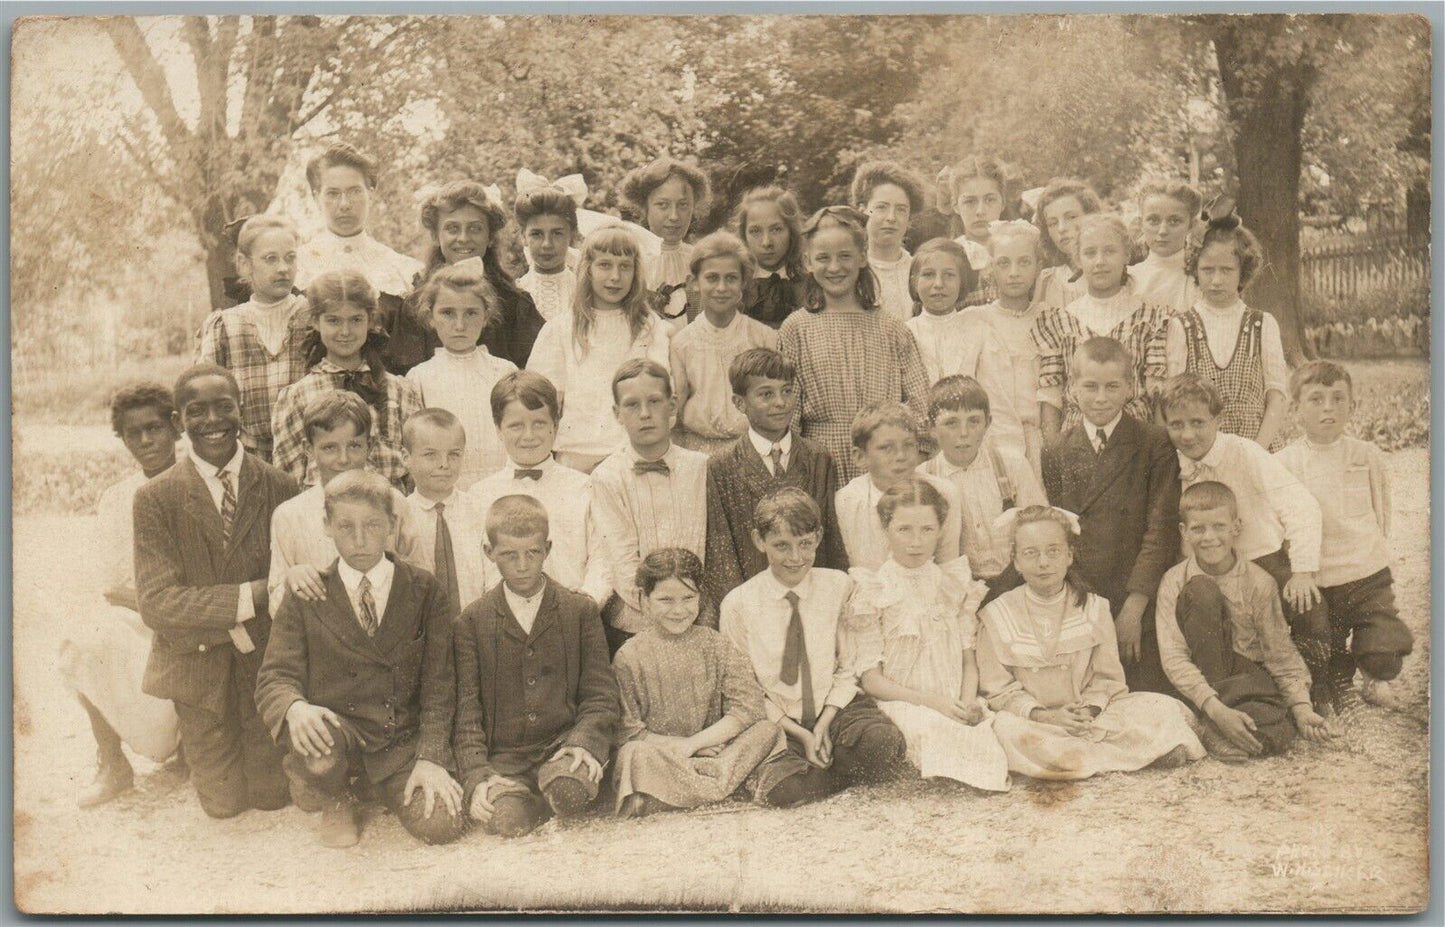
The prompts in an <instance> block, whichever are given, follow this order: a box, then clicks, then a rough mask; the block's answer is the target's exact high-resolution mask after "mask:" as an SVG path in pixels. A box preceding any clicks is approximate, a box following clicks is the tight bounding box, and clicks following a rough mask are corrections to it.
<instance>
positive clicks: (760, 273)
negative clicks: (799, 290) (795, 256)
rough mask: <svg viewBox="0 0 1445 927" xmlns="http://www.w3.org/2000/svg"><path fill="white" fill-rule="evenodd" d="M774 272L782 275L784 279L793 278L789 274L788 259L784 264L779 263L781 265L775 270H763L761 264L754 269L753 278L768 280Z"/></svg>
mask: <svg viewBox="0 0 1445 927" xmlns="http://www.w3.org/2000/svg"><path fill="white" fill-rule="evenodd" d="M773 274H777V275H778V276H779V277H782V278H783V279H784V280H791V279H792V278H791V277H789V276H788V265H787V262H786V261H785V262H783V263H782V264H779V265H778V266H777V267H776V268H775V269H773V270H763V268H762V267H761V266H759V267H758V268H757V269H756V270H754V271H753V279H754V280H766V279H768V278H769V277H771V276H772V275H773Z"/></svg>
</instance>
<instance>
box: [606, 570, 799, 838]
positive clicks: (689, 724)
mask: <svg viewBox="0 0 1445 927" xmlns="http://www.w3.org/2000/svg"><path fill="white" fill-rule="evenodd" d="M637 586H638V589H639V590H640V592H641V593H642V613H643V615H644V616H645V617H646V618H648V619H649V620H650V621H651V622H652V627H651V629H649V630H646V631H643V632H642V633H640V634H637V635H636V636H634V637H632V638H631V639H630V640H628V641H627V643H625V644H623V645H622V647H621V648H620V649H619V650H618V651H617V657H616V659H615V662H614V664H613V669H614V670H615V671H616V673H617V685H618V688H619V689H621V693H622V724H621V726H620V728H619V730H618V735H619V736H618V740H619V743H620V746H619V747H618V749H617V758H616V761H615V762H614V764H613V769H612V778H613V782H614V783H615V784H616V787H617V804H616V810H617V813H618V814H619V815H621V816H622V817H635V816H641V815H645V814H650V813H652V812H654V811H669V810H675V809H680V808H695V807H697V806H698V805H703V804H708V803H710V802H719V801H723V800H725V799H726V798H728V796H730V795H732V794H733V792H734V791H736V790H737V788H738V787H739V786H741V785H742V784H743V783H744V781H746V780H747V779H748V778H749V776H751V775H752V772H753V770H754V769H756V768H757V766H758V764H759V763H761V762H762V761H763V760H765V759H767V758H768V757H770V756H772V755H773V754H774V753H777V752H779V751H781V750H782V748H783V732H782V730H781V729H780V728H779V727H778V726H777V725H776V724H774V723H772V722H771V721H768V720H767V719H766V717H765V715H764V712H763V690H762V689H761V688H760V687H759V686H758V681H757V679H756V678H755V677H754V676H753V668H752V665H751V664H750V663H749V662H748V658H747V657H746V656H744V655H743V654H742V653H740V652H739V651H738V650H737V649H736V648H735V647H733V646H732V645H731V644H730V643H728V641H727V638H725V637H723V636H722V635H721V634H719V633H718V632H717V631H715V630H713V629H712V628H708V627H700V626H698V624H697V623H696V622H697V616H698V611H699V605H700V602H701V597H700V593H699V591H698V590H699V589H701V588H702V562H701V561H700V560H698V558H697V556H696V555H695V554H693V553H692V552H691V551H688V550H682V549H680V548H676V547H670V548H664V549H662V550H657V551H653V552H652V553H650V554H648V555H647V558H646V559H645V560H643V561H642V565H641V566H640V567H638V569H637Z"/></svg>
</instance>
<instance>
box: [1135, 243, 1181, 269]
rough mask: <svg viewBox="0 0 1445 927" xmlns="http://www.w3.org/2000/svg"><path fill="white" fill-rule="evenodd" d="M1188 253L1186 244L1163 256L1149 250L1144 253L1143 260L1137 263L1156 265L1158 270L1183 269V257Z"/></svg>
mask: <svg viewBox="0 0 1445 927" xmlns="http://www.w3.org/2000/svg"><path fill="white" fill-rule="evenodd" d="M1188 255H1189V248H1188V247H1187V246H1186V247H1183V248H1180V249H1179V250H1178V251H1176V252H1174V253H1173V254H1170V255H1163V256H1161V255H1158V254H1155V253H1154V252H1153V251H1150V252H1149V253H1148V254H1146V255H1145V256H1144V260H1142V261H1140V262H1139V263H1141V264H1144V265H1147V266H1148V267H1151V268H1155V267H1157V268H1159V269H1160V270H1178V271H1183V270H1184V259H1185V258H1186V257H1188Z"/></svg>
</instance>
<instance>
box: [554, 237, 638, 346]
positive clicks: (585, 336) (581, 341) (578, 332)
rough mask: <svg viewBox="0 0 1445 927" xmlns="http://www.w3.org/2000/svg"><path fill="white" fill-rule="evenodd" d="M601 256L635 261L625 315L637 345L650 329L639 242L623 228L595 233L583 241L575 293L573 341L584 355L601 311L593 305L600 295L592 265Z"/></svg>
mask: <svg viewBox="0 0 1445 927" xmlns="http://www.w3.org/2000/svg"><path fill="white" fill-rule="evenodd" d="M598 254H610V255H613V256H614V257H623V258H631V259H632V286H630V287H628V289H627V295H626V296H624V297H623V298H622V312H623V314H625V315H626V316H627V327H628V329H629V330H630V331H631V332H632V340H633V341H636V340H637V339H638V337H639V336H641V335H642V332H643V330H644V329H646V328H647V319H648V316H649V315H651V313H652V309H651V307H650V306H649V305H648V302H647V290H646V288H645V287H644V285H643V282H642V250H641V249H640V248H639V247H638V246H637V239H636V238H634V237H633V235H632V233H631V232H629V231H628V230H627V229H626V228H624V227H623V226H622V225H604V226H602V227H601V228H599V229H597V230H595V231H594V232H593V233H592V234H591V235H588V236H587V237H586V238H585V239H584V240H583V241H582V256H581V258H580V259H579V260H578V261H577V288H576V289H575V290H573V291H572V341H573V343H574V344H576V345H577V350H578V351H579V352H580V353H582V354H584V355H585V354H586V353H587V347H588V342H589V337H590V335H591V334H592V325H593V323H594V322H596V320H597V309H596V307H595V306H594V305H593V300H594V299H595V298H596V294H595V293H593V291H592V262H593V260H595V259H596V256H597V255H598Z"/></svg>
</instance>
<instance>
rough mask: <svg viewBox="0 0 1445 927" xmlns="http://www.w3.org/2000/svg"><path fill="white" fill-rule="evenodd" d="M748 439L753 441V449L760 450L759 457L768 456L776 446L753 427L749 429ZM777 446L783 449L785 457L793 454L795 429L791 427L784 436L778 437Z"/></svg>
mask: <svg viewBox="0 0 1445 927" xmlns="http://www.w3.org/2000/svg"><path fill="white" fill-rule="evenodd" d="M748 441H750V442H751V443H752V445H753V450H755V451H757V452H758V456H759V457H767V456H768V455H769V454H771V453H772V452H773V447H774V446H775V445H774V444H773V442H771V441H769V440H768V439H767V438H764V437H763V436H762V435H760V434H758V433H757V432H756V431H754V430H753V429H751V428H749V429H748ZM776 446H777V447H780V448H782V449H783V456H784V457H786V456H788V455H789V454H791V453H792V451H793V429H791V428H789V429H788V430H787V431H786V432H784V433H783V436H782V437H781V438H780V439H778V443H777V445H776Z"/></svg>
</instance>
